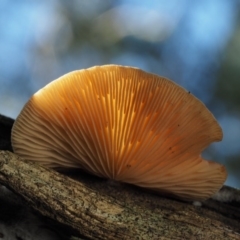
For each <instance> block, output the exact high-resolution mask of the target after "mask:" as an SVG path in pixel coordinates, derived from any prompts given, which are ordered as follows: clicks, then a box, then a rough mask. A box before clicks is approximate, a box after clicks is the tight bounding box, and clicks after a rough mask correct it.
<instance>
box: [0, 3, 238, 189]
mask: <svg viewBox="0 0 240 240" xmlns="http://www.w3.org/2000/svg"><path fill="white" fill-rule="evenodd" d="M239 7H240V3H239V1H238V0H211V1H209V0H201V1H191V0H168V1H164V0H158V1H156V0H153V1H148V0H142V1H137V0H115V1H113V0H112V1H111V0H104V1H103V0H91V1H88V0H81V1H80V0H71V1H65V0H48V1H46V0H41V1H40V0H36V1H30V0H22V1H7V0H1V1H0V112H1V114H5V115H7V116H10V117H13V118H16V116H17V115H18V114H19V112H20V110H21V109H22V107H23V105H24V104H25V102H26V101H27V100H28V99H29V98H30V96H31V95H32V94H33V93H34V92H36V91H37V90H38V89H40V88H41V87H43V86H44V85H46V84H47V83H49V82H50V81H52V80H53V79H56V78H58V77H59V76H61V75H63V74H65V73H67V72H69V71H73V70H76V69H82V68H88V67H91V66H94V65H103V64H121V65H129V66H134V67H139V68H142V69H143V70H145V71H148V72H153V73H156V74H159V75H162V76H165V77H168V78H170V79H172V80H174V81H175V82H177V83H178V84H180V85H182V86H183V87H185V88H186V89H188V90H189V91H191V93H193V94H194V95H195V96H197V97H198V98H200V99H201V100H202V101H203V102H204V103H205V104H206V106H207V107H208V108H209V109H210V110H211V111H212V112H213V114H214V115H215V117H216V118H217V120H218V121H219V122H220V125H221V126H222V128H223V132H224V139H223V141H222V142H221V143H214V144H212V145H211V146H210V147H209V148H208V149H207V150H206V151H205V152H204V157H206V158H207V159H214V160H216V161H218V162H221V163H223V164H225V165H226V166H227V169H228V172H229V176H228V179H227V182H226V184H228V185H231V186H235V187H238V188H240V14H239Z"/></svg>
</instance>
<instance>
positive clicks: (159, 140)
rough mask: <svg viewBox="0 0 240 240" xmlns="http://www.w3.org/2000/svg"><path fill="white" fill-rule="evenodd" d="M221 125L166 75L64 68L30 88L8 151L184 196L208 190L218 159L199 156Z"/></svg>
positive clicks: (203, 195)
mask: <svg viewBox="0 0 240 240" xmlns="http://www.w3.org/2000/svg"><path fill="white" fill-rule="evenodd" d="M221 139H222V130H221V127H220V126H219V124H218V123H217V121H216V119H215V118H214V116H213V115H212V114H211V113H210V111H209V110H208V109H207V108H206V107H205V105H204V104H203V103H202V102H201V101H200V100H198V99H197V98H196V97H194V96H193V95H192V94H190V93H189V92H187V91H186V90H185V89H184V88H182V87H180V86H179V85H177V84H175V83H174V82H172V81H171V80H168V79H166V78H163V77H159V76H157V75H154V74H150V73H146V72H144V71H142V70H140V69H137V68H132V67H123V66H117V65H105V66H97V67H92V68H89V69H86V70H80V71H74V72H71V73H68V74H66V75H64V76H62V77H60V78H59V79H57V80H55V81H53V82H51V83H49V84H48V85H47V86H45V87H44V88H43V89H41V90H39V91H38V92H37V93H35V94H34V95H33V96H32V98H31V99H30V100H29V101H28V102H27V103H26V105H25V107H24V108H23V110H22V111H21V113H20V115H19V116H18V118H17V119H16V121H15V124H14V127H13V130H12V145H13V149H14V152H15V153H17V154H18V155H20V156H21V157H23V158H25V159H26V160H34V161H36V162H39V163H40V164H42V165H45V166H46V167H51V168H82V169H84V170H86V171H87V172H90V173H92V174H94V175H97V176H100V177H104V178H109V179H114V180H116V181H120V182H126V183H130V184H134V185H137V186H140V187H144V188H148V189H151V190H154V191H157V192H160V193H161V192H163V193H169V194H172V195H175V196H177V197H178V198H182V199H185V200H203V199H207V198H208V197H210V196H211V195H213V194H214V193H215V192H216V191H217V190H218V189H219V188H220V187H221V186H222V184H223V182H224V181H225V179H226V170H225V168H224V166H222V165H220V164H218V163H215V162H212V161H207V160H204V159H203V158H201V152H202V151H203V150H204V149H205V148H206V147H207V146H208V145H209V144H210V143H212V142H214V141H220V140H221Z"/></svg>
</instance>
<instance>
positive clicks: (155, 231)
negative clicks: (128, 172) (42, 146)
mask: <svg viewBox="0 0 240 240" xmlns="http://www.w3.org/2000/svg"><path fill="white" fill-rule="evenodd" d="M13 122H14V120H13V119H10V118H7V117H4V116H2V115H0V149H1V150H9V151H12V147H11V142H10V135H11V128H12V124H13ZM71 177H72V178H73V177H74V178H77V180H78V181H75V180H73V179H70V178H69V177H67V176H64V175H63V174H60V173H57V172H55V171H53V170H49V169H45V168H43V167H40V166H38V165H36V164H34V163H33V162H31V163H28V162H25V161H23V160H21V159H20V158H19V157H17V156H16V155H14V154H12V153H10V152H6V151H1V153H0V182H1V183H2V184H4V185H5V186H7V187H8V188H10V189H12V190H13V191H14V192H15V193H17V194H18V195H20V196H21V197H23V199H24V201H21V204H19V206H22V204H24V203H26V205H28V206H32V207H33V208H35V209H36V210H37V211H38V212H40V213H41V214H42V215H44V216H48V217H50V218H52V219H54V220H55V221H56V222H55V223H56V224H54V226H57V227H58V228H61V230H62V233H63V232H66V231H69V229H70V233H71V234H74V235H75V236H77V238H72V239H74V240H75V239H80V237H79V236H84V237H83V238H84V239H86V238H87V239H240V192H239V190H235V189H233V188H229V187H226V186H224V187H223V189H222V190H221V191H220V192H219V193H220V194H217V195H216V196H215V198H216V199H219V198H220V199H221V200H224V198H223V196H224V197H226V199H225V200H227V201H231V202H230V203H220V202H218V201H214V200H208V201H206V202H204V203H203V206H202V207H200V208H199V207H195V206H193V205H192V204H190V203H184V202H180V201H177V200H172V199H166V198H164V197H160V196H156V195H154V194H151V193H147V192H144V191H143V190H142V189H139V188H134V187H132V186H129V185H122V184H121V185H116V184H112V183H111V182H109V181H107V180H103V179H99V178H96V177H93V176H89V175H87V174H84V173H81V172H77V173H76V174H72V175H71ZM229 193H230V194H229ZM229 196H230V197H229ZM3 204H6V205H7V204H10V203H6V202H3ZM15 207H16V208H18V205H17V206H15ZM3 209H4V206H2V204H1V209H0V211H1V213H2V210H3ZM5 211H7V208H5ZM1 213H0V214H1ZM13 215H15V214H13ZM8 216H9V214H8ZM57 222H58V223H57ZM59 222H61V223H63V224H64V226H65V225H68V226H70V228H63V225H60V224H59ZM46 224H47V222H46ZM65 229H66V230H65ZM72 229H75V230H76V231H72ZM67 235H69V234H66V235H65V236H67ZM64 239H66V238H64ZM81 239H82V237H81Z"/></svg>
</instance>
